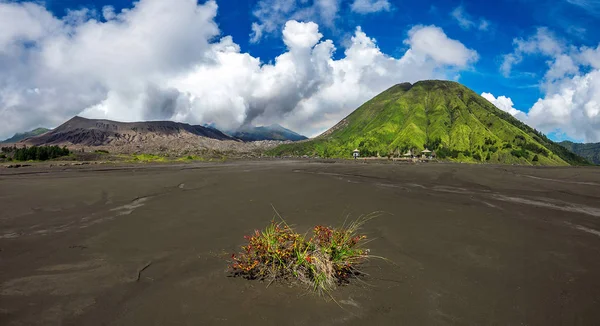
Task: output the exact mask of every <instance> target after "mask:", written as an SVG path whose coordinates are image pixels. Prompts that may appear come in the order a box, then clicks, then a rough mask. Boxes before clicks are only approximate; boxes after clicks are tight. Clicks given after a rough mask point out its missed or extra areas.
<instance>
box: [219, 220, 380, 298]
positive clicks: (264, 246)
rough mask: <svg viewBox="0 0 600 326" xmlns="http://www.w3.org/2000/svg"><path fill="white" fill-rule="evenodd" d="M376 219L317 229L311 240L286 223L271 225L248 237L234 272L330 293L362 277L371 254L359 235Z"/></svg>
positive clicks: (233, 257)
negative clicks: (359, 267) (362, 267)
mask: <svg viewBox="0 0 600 326" xmlns="http://www.w3.org/2000/svg"><path fill="white" fill-rule="evenodd" d="M376 216H377V214H370V215H366V216H362V217H360V218H358V219H357V220H356V221H354V222H352V223H350V225H348V226H342V227H340V228H331V227H327V226H322V225H318V226H315V227H314V228H313V230H312V236H311V237H310V238H309V239H306V235H301V234H299V233H296V232H295V231H294V230H293V229H292V228H291V227H290V226H289V225H288V224H287V223H286V222H285V221H283V219H282V222H279V223H277V222H275V221H271V224H270V225H269V226H267V227H266V228H265V230H264V231H262V232H261V231H259V230H256V231H255V232H254V234H253V235H250V236H245V237H244V238H245V239H246V240H247V241H248V243H247V244H246V245H244V246H242V251H241V252H240V253H238V254H233V255H231V260H232V264H231V265H230V271H231V272H232V273H233V275H235V276H241V277H245V278H247V279H258V280H264V281H269V282H273V281H277V280H292V281H293V280H297V281H299V282H300V283H302V284H306V285H309V286H310V287H311V288H312V289H313V290H314V291H316V292H319V293H323V292H326V293H328V292H329V290H331V289H332V288H333V287H334V286H335V285H337V284H344V283H348V282H349V280H350V279H351V278H352V277H355V276H359V275H361V274H362V273H361V272H360V270H359V269H358V266H359V265H360V264H361V263H363V262H364V261H365V260H366V259H367V258H369V255H368V253H369V250H368V249H365V248H363V245H364V244H365V243H366V236H364V235H360V234H358V231H359V229H360V228H361V227H362V226H363V225H364V223H366V222H367V221H369V220H371V219H373V218H375V217H376ZM269 284H270V283H269Z"/></svg>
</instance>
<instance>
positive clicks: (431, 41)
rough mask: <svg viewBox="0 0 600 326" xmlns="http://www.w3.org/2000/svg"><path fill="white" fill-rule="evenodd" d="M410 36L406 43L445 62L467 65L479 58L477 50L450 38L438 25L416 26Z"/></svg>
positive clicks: (415, 49) (438, 60) (416, 50)
mask: <svg viewBox="0 0 600 326" xmlns="http://www.w3.org/2000/svg"><path fill="white" fill-rule="evenodd" d="M408 36H409V38H408V39H407V40H405V41H404V43H406V44H408V45H410V47H411V49H412V50H414V51H415V52H417V53H419V54H422V55H428V56H430V57H432V58H434V60H436V61H437V62H440V63H443V64H447V65H454V66H458V67H466V66H467V65H469V64H471V63H473V62H475V61H477V59H478V58H479V56H478V55H477V52H476V51H475V50H469V49H467V47H465V46H464V45H463V44H462V43H461V42H459V41H456V40H453V39H450V38H448V37H447V36H446V34H445V33H444V31H443V30H442V29H441V28H439V27H436V26H422V25H418V26H415V27H413V28H412V29H411V30H410V31H409V32H408Z"/></svg>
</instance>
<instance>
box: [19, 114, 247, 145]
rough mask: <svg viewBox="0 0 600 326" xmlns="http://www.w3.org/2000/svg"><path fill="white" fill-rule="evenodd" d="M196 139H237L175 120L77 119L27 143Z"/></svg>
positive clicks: (92, 142) (214, 130)
mask: <svg viewBox="0 0 600 326" xmlns="http://www.w3.org/2000/svg"><path fill="white" fill-rule="evenodd" d="M194 138H210V139H216V140H236V139H235V138H232V137H230V136H227V135H225V134H224V133H222V132H220V131H218V130H216V129H211V128H205V127H202V126H192V125H189V124H185V123H179V122H172V121H148V122H131V123H127V122H117V121H110V120H96V119H85V118H82V117H74V118H72V119H71V120H69V121H67V122H65V123H63V124H62V125H60V126H59V127H57V128H56V129H54V130H52V131H50V132H47V133H45V134H42V135H40V136H35V137H30V138H28V139H25V140H24V141H23V142H25V143H27V144H31V145H54V144H73V145H83V146H104V145H116V146H118V145H124V144H130V143H146V142H152V141H169V140H176V139H194Z"/></svg>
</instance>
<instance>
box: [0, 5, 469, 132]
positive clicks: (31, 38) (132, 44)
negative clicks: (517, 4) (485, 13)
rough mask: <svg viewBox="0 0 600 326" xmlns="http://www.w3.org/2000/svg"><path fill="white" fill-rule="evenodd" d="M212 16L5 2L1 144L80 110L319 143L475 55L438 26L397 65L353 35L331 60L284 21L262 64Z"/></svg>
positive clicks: (315, 36)
mask: <svg viewBox="0 0 600 326" xmlns="http://www.w3.org/2000/svg"><path fill="white" fill-rule="evenodd" d="M216 12H217V6H216V3H215V2H213V1H208V2H206V3H205V4H201V5H198V4H197V2H196V1H195V0H191V1H190V0H173V1H169V2H165V1H163V0H141V1H139V2H138V3H136V5H135V7H134V8H131V9H128V10H124V11H121V12H114V10H111V9H106V10H103V13H102V16H103V17H104V19H105V20H107V21H104V22H102V21H98V20H96V19H94V18H91V17H90V15H91V14H89V13H88V14H85V15H82V14H80V15H78V16H76V17H79V18H78V19H72V17H73V16H71V18H69V19H70V20H69V22H67V21H66V20H65V19H59V18H56V17H53V16H52V15H51V14H50V13H48V12H47V11H46V9H45V8H43V7H41V6H40V5H37V4H30V3H19V4H17V3H0V17H1V19H0V24H5V26H8V27H10V28H0V40H1V42H2V43H0V44H1V47H0V75H1V76H3V78H0V138H4V137H8V136H11V135H12V134H13V133H15V132H20V131H23V130H28V129H31V128H33V127H36V126H47V127H54V126H56V125H58V124H60V123H62V122H64V121H65V120H66V119H69V118H70V117H72V116H74V115H78V114H79V115H83V116H87V117H92V118H107V119H114V120H122V121H135V120H159V119H160V120H162V119H171V120H176V121H184V122H189V123H193V124H199V123H215V124H216V125H217V126H218V127H219V128H223V129H234V128H237V127H239V126H240V125H242V124H244V123H255V124H270V123H273V122H279V123H282V124H283V125H286V126H287V127H291V128H292V129H294V130H297V131H299V132H301V133H305V134H307V135H314V134H316V133H318V132H321V131H323V130H325V129H327V128H329V127H331V126H332V125H333V124H335V123H336V122H337V121H339V119H341V118H343V117H344V116H345V115H347V114H349V113H350V112H351V111H352V110H354V109H356V108H357V107H358V106H359V105H360V104H362V103H363V102H365V101H366V100H368V99H369V98H371V97H373V96H374V95H376V94H378V93H380V92H381V91H383V90H385V89H386V88H388V87H390V86H391V85H393V84H395V83H399V82H405V81H409V82H415V81H417V80H421V79H429V78H439V79H448V78H453V77H454V76H456V75H457V73H458V72H459V71H460V70H461V69H468V68H469V65H470V64H471V63H473V62H474V61H475V60H476V59H477V53H476V52H475V51H473V50H470V49H468V48H466V47H465V46H464V45H462V44H461V43H460V42H458V41H456V40H452V39H450V38H448V37H447V36H446V34H445V33H444V32H443V31H442V30H441V29H440V28H438V27H435V26H416V27H414V28H413V29H411V31H410V33H409V35H408V38H407V39H406V40H405V43H406V44H407V45H409V49H408V50H407V51H406V52H405V53H404V54H403V55H401V56H400V57H399V58H394V57H391V56H389V55H387V54H385V53H382V52H381V50H380V49H379V48H378V47H377V45H376V41H375V40H374V39H372V38H370V37H368V36H367V35H366V34H365V33H364V32H363V31H362V30H361V29H360V28H357V29H356V31H355V33H354V36H353V37H352V38H351V41H350V42H349V44H348V45H347V46H346V48H345V49H344V55H343V56H342V57H341V58H339V59H334V58H333V52H334V51H335V46H334V44H333V42H332V41H331V40H323V39H322V35H321V34H320V32H319V26H318V25H317V24H316V23H312V22H306V23H302V22H298V21H293V20H291V21H288V22H286V23H285V25H284V28H283V32H282V34H281V35H282V37H283V41H284V44H285V45H286V47H287V49H286V50H285V52H283V53H282V54H280V55H279V56H277V57H276V58H275V60H274V62H273V63H268V64H266V63H263V62H261V61H260V59H258V58H255V57H253V56H252V55H250V54H248V53H243V52H241V50H240V47H239V46H238V45H237V44H235V43H234V42H233V40H232V38H231V37H230V36H222V37H221V38H220V39H217V40H215V37H217V36H219V35H220V31H219V29H218V27H217V25H216V23H215V21H214V19H215V16H216ZM81 13H84V12H81ZM13 17H16V18H18V19H19V20H20V21H22V22H23V23H21V22H17V21H13V20H11V19H12V18H13ZM19 24H20V25H19ZM2 27H4V26H2Z"/></svg>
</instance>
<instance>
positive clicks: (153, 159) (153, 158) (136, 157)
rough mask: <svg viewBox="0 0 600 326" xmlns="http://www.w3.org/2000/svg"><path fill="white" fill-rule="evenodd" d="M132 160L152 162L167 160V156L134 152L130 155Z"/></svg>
mask: <svg viewBox="0 0 600 326" xmlns="http://www.w3.org/2000/svg"><path fill="white" fill-rule="evenodd" d="M131 161H132V162H136V163H137V162H139V163H153V162H168V161H169V160H168V158H167V157H165V156H160V155H154V154H134V155H132V157H131Z"/></svg>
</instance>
